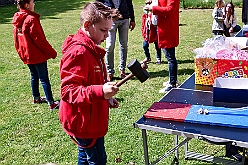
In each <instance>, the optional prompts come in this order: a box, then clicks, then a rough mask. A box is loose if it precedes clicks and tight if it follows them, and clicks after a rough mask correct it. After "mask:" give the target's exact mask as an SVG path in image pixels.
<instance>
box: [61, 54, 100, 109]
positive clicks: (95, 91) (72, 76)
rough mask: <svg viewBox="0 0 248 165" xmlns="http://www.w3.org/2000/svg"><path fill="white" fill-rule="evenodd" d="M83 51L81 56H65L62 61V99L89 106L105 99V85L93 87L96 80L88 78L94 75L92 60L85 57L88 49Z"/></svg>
mask: <svg viewBox="0 0 248 165" xmlns="http://www.w3.org/2000/svg"><path fill="white" fill-rule="evenodd" d="M81 51H82V50H80V54H67V55H64V56H63V58H62V60H61V64H60V77H61V99H62V100H63V101H65V102H68V103H72V104H74V105H76V106H87V105H89V104H92V102H94V101H99V100H103V99H104V96H103V91H102V86H103V85H91V84H93V83H92V81H94V80H92V81H91V80H89V79H88V77H89V74H92V73H90V72H91V71H92V69H90V68H92V66H91V65H93V64H92V62H91V60H92V59H90V57H89V56H87V55H85V54H87V53H88V54H89V52H88V51H87V50H86V49H85V50H83V52H81ZM74 53H75V52H74ZM93 67H94V66H93Z"/></svg>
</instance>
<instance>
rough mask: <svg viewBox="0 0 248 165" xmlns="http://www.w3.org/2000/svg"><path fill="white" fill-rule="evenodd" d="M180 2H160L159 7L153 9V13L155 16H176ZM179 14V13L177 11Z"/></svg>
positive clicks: (162, 0) (174, 0) (163, 0)
mask: <svg viewBox="0 0 248 165" xmlns="http://www.w3.org/2000/svg"><path fill="white" fill-rule="evenodd" d="M178 1H179V0H167V1H165V0H159V4H160V5H159V6H153V7H152V13H153V14H155V15H162V16H169V15H172V14H174V12H175V9H177V7H176V6H177V5H178V3H179V2H178ZM177 12H179V11H177Z"/></svg>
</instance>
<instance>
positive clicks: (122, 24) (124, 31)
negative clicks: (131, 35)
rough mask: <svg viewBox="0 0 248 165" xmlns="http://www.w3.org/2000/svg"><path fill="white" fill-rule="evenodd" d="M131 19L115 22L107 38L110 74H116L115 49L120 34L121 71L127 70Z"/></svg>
mask: <svg viewBox="0 0 248 165" xmlns="http://www.w3.org/2000/svg"><path fill="white" fill-rule="evenodd" d="M128 30H129V19H123V20H116V21H114V23H113V25H112V27H111V29H110V30H109V32H108V35H109V36H108V37H107V38H106V67H107V72H108V73H109V74H114V73H115V70H114V49H115V41H116V33H117V31H118V33H119V45H120V64H119V70H123V71H124V70H125V68H126V62H127V42H128Z"/></svg>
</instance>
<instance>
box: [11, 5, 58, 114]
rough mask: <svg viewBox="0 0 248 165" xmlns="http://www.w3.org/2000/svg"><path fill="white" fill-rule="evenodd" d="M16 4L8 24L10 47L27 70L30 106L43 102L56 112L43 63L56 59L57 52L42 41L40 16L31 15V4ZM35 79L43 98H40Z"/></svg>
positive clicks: (32, 10)
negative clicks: (12, 42)
mask: <svg viewBox="0 0 248 165" xmlns="http://www.w3.org/2000/svg"><path fill="white" fill-rule="evenodd" d="M16 3H17V6H18V8H19V10H20V11H19V12H16V13H15V15H14V17H13V20H12V24H13V25H14V29H13V34H14V43H15V48H16V51H17V52H18V54H19V56H20V58H21V60H22V61H23V63H24V64H27V65H28V67H29V70H30V74H31V87H32V95H33V98H34V100H33V103H42V102H46V101H47V102H48V105H49V106H50V109H51V110H53V109H57V108H58V107H59V101H56V102H55V101H54V99H53V95H52V91H51V84H50V81H49V77H48V70H47V60H48V59H50V58H53V59H54V58H56V56H57V52H56V51H55V50H54V49H53V48H52V46H51V45H50V44H49V42H48V41H47V40H46V37H45V34H44V31H43V29H42V26H41V24H40V15H39V14H37V13H35V12H34V5H35V4H34V0H17V1H16ZM39 79H40V81H41V84H42V87H43V89H44V92H45V95H46V98H43V97H40V92H39Z"/></svg>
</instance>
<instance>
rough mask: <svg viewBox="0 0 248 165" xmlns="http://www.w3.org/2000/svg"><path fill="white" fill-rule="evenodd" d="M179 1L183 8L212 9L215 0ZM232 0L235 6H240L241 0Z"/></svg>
mask: <svg viewBox="0 0 248 165" xmlns="http://www.w3.org/2000/svg"><path fill="white" fill-rule="evenodd" d="M180 2H181V7H182V8H184V9H191V8H193V9H199V8H200V9H212V8H213V7H214V4H215V0H180ZM226 2H228V1H226ZM232 2H233V4H234V6H235V7H242V0H233V1H232Z"/></svg>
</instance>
